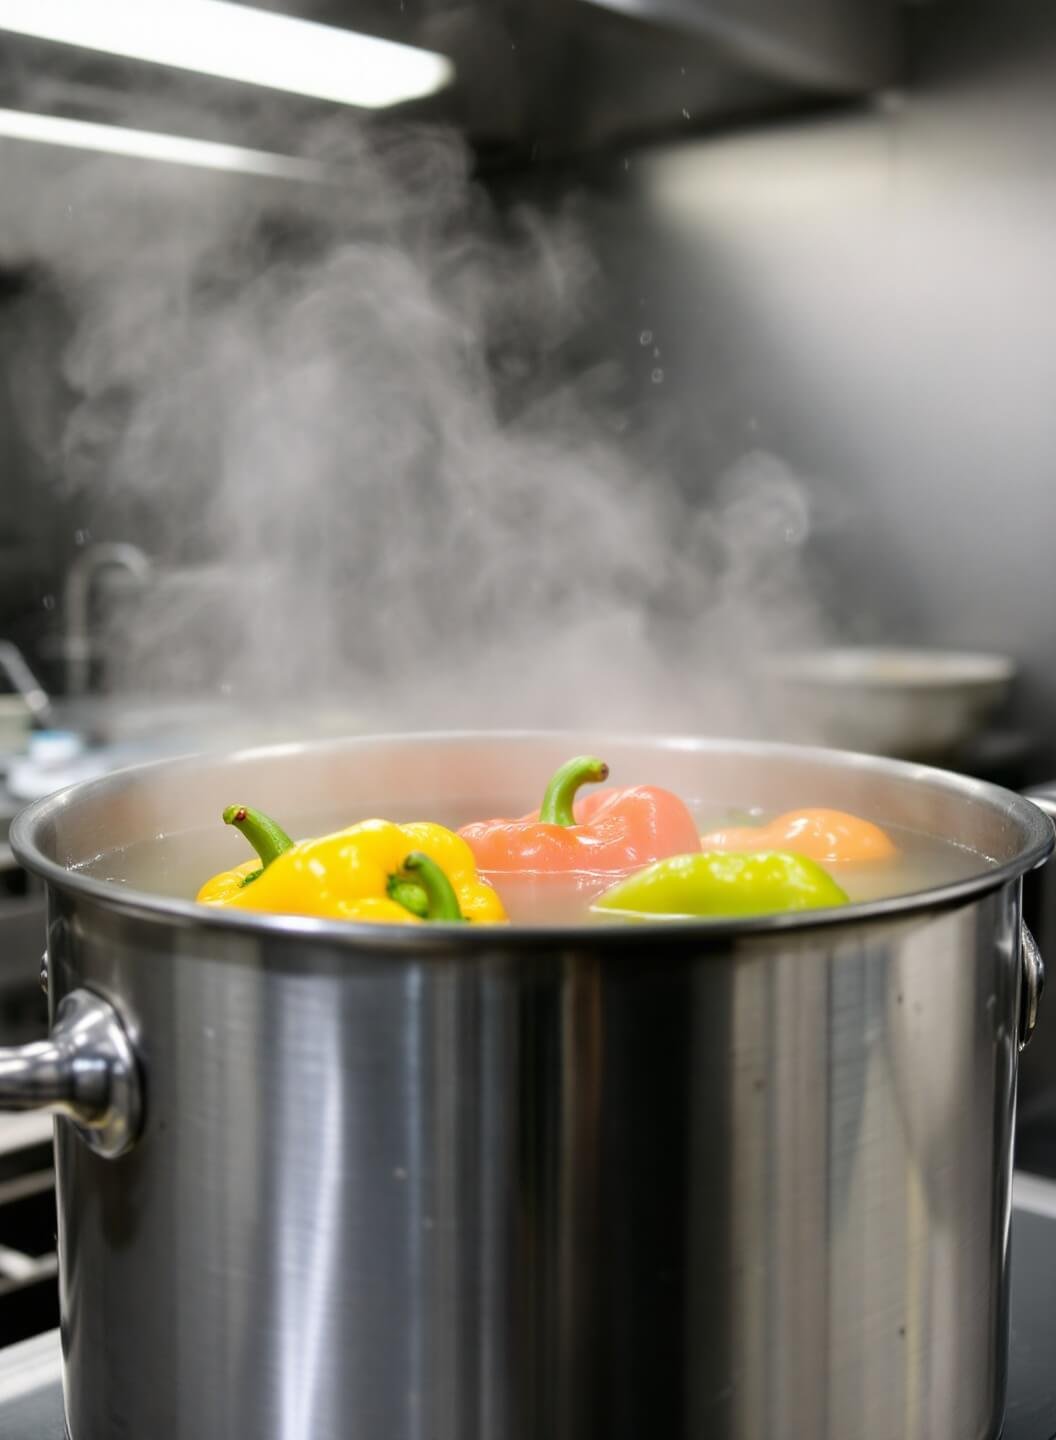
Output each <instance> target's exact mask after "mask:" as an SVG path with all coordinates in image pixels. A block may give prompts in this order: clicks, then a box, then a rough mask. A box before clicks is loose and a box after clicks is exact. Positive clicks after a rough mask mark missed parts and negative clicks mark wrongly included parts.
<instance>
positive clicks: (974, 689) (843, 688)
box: [766, 647, 1016, 759]
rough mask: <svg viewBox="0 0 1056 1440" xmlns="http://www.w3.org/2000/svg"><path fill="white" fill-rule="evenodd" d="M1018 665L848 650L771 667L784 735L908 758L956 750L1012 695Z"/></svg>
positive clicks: (776, 719) (943, 653)
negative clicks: (1009, 694) (1009, 693)
mask: <svg viewBox="0 0 1056 1440" xmlns="http://www.w3.org/2000/svg"><path fill="white" fill-rule="evenodd" d="M1015 674H1016V666H1015V662H1014V661H1012V660H1010V659H1009V658H1008V657H1007V656H1004V655H983V654H974V653H971V652H959V651H954V650H917V649H894V648H888V649H883V648H880V649H872V648H857V647H855V648H843V649H833V650H818V651H811V652H806V653H800V654H793V655H787V656H782V657H781V658H780V659H776V660H773V661H770V662H769V663H768V664H767V666H766V679H767V681H768V687H767V688H768V691H769V698H770V701H771V707H772V708H771V720H772V722H773V727H772V728H776V729H777V730H778V731H779V733H780V734H781V735H782V736H783V737H787V738H794V739H801V740H809V741H813V742H816V743H818V744H825V745H833V746H837V747H839V748H842V749H847V750H864V751H867V752H869V753H870V754H875V755H893V756H896V757H902V758H907V759H938V758H942V757H944V756H948V755H952V754H955V753H956V752H957V751H958V750H960V749H962V748H963V747H964V746H965V745H966V744H967V743H968V742H969V741H970V740H972V739H974V738H975V737H976V736H977V735H978V734H979V733H980V732H981V731H982V730H983V729H984V728H985V726H986V723H987V721H988V720H989V719H990V717H991V715H992V714H993V713H994V711H995V710H996V709H997V708H998V707H999V706H1000V705H1001V703H1002V702H1003V701H1004V700H1005V699H1006V698H1007V696H1008V692H1009V690H1010V688H1011V685H1012V681H1013V680H1014V678H1015Z"/></svg>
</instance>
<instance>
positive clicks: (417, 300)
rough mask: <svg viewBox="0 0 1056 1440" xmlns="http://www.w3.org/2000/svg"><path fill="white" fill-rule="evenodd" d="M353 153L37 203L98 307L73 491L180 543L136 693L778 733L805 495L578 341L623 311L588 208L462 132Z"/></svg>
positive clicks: (126, 648)
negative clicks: (462, 139) (625, 394)
mask: <svg viewBox="0 0 1056 1440" xmlns="http://www.w3.org/2000/svg"><path fill="white" fill-rule="evenodd" d="M322 158H324V159H326V160H327V161H328V162H329V163H331V164H332V165H333V166H334V167H335V172H336V174H337V175H338V176H339V177H340V179H339V181H338V182H336V183H327V184H323V185H307V184H299V183H293V182H285V183H282V184H279V183H274V184H273V183H268V182H263V181H258V180H253V181H250V180H247V179H245V178H239V177H235V176H230V175H227V176H220V175H209V174H205V173H203V172H197V171H195V172H190V171H184V170H182V169H178V168H176V167H164V166H159V167H148V166H142V167H135V166H133V164H132V162H122V165H121V167H120V168H119V167H118V166H116V165H115V164H114V163H113V162H108V161H102V160H97V161H92V162H91V163H86V162H84V161H83V160H82V161H80V162H79V163H78V165H77V167H76V169H74V170H70V171H69V172H67V173H66V175H65V177H64V180H63V183H62V184H61V185H59V184H56V185H55V186H54V187H53V188H51V189H50V190H47V191H45V192H43V194H42V196H41V198H39V199H38V201H37V203H36V206H35V208H34V209H33V211H32V213H29V212H27V211H25V210H23V211H22V213H20V214H18V215H11V216H9V218H8V220H7V221H5V226H6V238H7V244H6V246H5V247H4V248H5V249H6V250H8V251H10V252H12V253H15V254H20V255H24V254H25V253H27V251H28V252H32V253H34V254H36V255H38V256H39V257H40V258H43V259H44V260H45V261H46V262H47V263H48V264H49V265H50V266H51V267H52V268H53V270H54V272H55V273H56V275H57V276H58V277H59V280H60V283H61V284H62V286H63V287H64V290H65V292H66V293H67V295H68V296H69V298H70V302H71V304H72V306H73V312H74V316H75V330H74V334H73V338H72V340H71V342H70V343H69V345H68V347H67V348H66V350H65V354H64V357H63V366H64V373H65V377H66V381H67V384H68V385H69V386H70V388H71V390H72V391H73V393H74V395H75V397H76V399H75V404H74V406H73V409H72V413H71V415H70V416H69V419H68V423H67V424H66V426H65V429H64V433H63V437H62V442H61V443H62V457H61V461H62V463H61V473H62V476H63V483H64V484H65V485H66V486H67V487H69V488H71V489H74V490H77V491H79V492H82V493H85V494H87V495H90V496H91V499H92V504H93V505H97V506H98V507H99V508H100V510H101V511H102V512H103V513H105V514H106V515H107V516H108V517H110V518H109V521H108V523H109V525H110V533H108V534H106V535H101V534H99V533H98V530H96V535H95V538H100V539H102V538H107V539H133V540H137V541H138V542H139V543H141V544H144V545H145V548H147V549H148V550H149V551H150V552H151V554H152V555H153V557H154V558H155V560H156V561H157V563H158V566H159V578H158V580H157V583H155V584H154V585H152V586H151V587H149V588H148V590H147V591H146V592H145V593H144V594H143V595H142V596H141V597H139V599H138V600H137V601H136V603H134V604H125V605H123V606H118V607H116V608H115V614H114V617H113V619H112V634H111V640H112V641H113V644H112V646H111V654H112V656H113V657H115V658H114V659H113V661H112V664H111V671H110V683H111V684H112V685H114V686H116V687H118V688H121V687H125V688H131V689H135V690H136V691H140V692H142V691H144V690H152V691H159V692H167V693H172V692H176V693H179V694H181V695H184V696H186V695H202V696H212V695H217V694H223V695H230V696H232V697H233V698H236V699H244V700H246V702H247V703H249V702H250V701H251V702H252V703H253V704H254V705H259V704H260V703H261V702H269V703H275V704H278V703H288V702H294V703H296V705H297V706H299V707H300V709H301V710H302V712H303V713H304V714H305V716H309V715H311V714H312V713H313V712H314V713H318V712H320V711H321V710H324V709H326V707H328V706H333V707H335V708H337V709H338V710H342V709H343V708H347V711H348V713H349V714H350V715H352V716H355V717H357V718H358V717H362V720H363V723H365V724H369V725H389V726H394V727H399V728H405V729H417V728H423V727H427V726H431V725H449V724H468V725H474V726H476V725H565V724H569V725H575V724H583V725H595V724H599V725H600V724H603V725H605V726H606V727H607V728H610V729H611V728H635V727H656V728H662V729H692V730H695V731H706V730H711V731H718V732H730V731H740V732H742V733H751V732H758V731H759V730H760V729H761V728H765V727H764V726H763V722H762V720H761V718H760V710H759V703H758V702H759V696H758V693H757V690H756V688H755V686H754V684H753V682H752V677H751V672H750V667H749V664H748V660H749V658H750V659H751V660H752V661H753V662H754V661H755V660H758V659H759V658H760V657H762V656H765V655H766V654H767V653H770V652H772V651H775V650H778V651H780V650H783V649H786V648H788V647H790V646H798V645H802V644H806V643H810V642H812V641H816V640H817V638H818V636H819V634H820V621H819V616H818V613H817V610H816V607H815V605H814V603H813V600H812V596H811V592H810V587H809V585H808V583H807V577H806V574H805V571H804V561H803V550H802V542H803V541H804V539H805V537H806V535H807V533H808V531H809V528H810V516H809V509H808V504H807V499H806V494H805V491H804V488H803V487H802V486H801V485H800V484H799V483H798V482H797V481H796V479H795V477H793V476H791V475H790V474H789V473H788V472H787V471H786V470H785V469H784V468H783V467H782V466H781V464H780V463H779V462H777V461H776V460H775V459H773V458H772V457H769V456H766V455H755V456H747V457H745V459H744V461H743V462H742V463H741V464H740V465H738V466H737V467H736V468H735V469H734V470H733V471H731V472H730V473H728V474H726V475H725V476H722V477H718V478H716V477H706V476H702V477H701V495H700V496H699V497H696V498H693V499H686V498H685V497H684V496H683V495H682V494H681V493H680V492H679V491H678V490H677V489H676V487H675V486H674V485H673V484H672V482H671V480H670V477H669V476H667V475H665V474H664V473H662V472H661V471H660V470H658V469H657V468H656V466H655V464H653V463H650V465H649V466H648V467H645V466H644V465H643V464H642V462H641V461H640V460H639V459H637V458H636V456H635V452H634V448H633V445H632V443H631V441H630V439H629V438H628V435H627V433H626V417H625V416H624V415H623V414H622V413H621V398H620V392H619V385H618V382H619V374H618V372H617V370H616V368H615V367H614V366H613V365H612V363H611V362H606V361H604V360H602V361H600V362H599V361H597V359H596V358H595V361H594V363H591V364H589V365H583V364H582V363H580V364H579V365H578V368H577V365H576V363H575V362H574V360H573V356H574V354H575V352H576V338H577V336H578V335H579V334H580V333H581V332H582V331H583V329H584V327H585V326H587V325H588V324H589V322H590V320H591V318H592V317H593V315H594V314H595V313H596V312H597V311H598V309H599V307H603V306H605V305H606V304H607V303H610V302H609V297H608V296H607V295H606V291H605V285H604V280H603V277H602V276H601V275H600V274H599V271H598V269H597V266H596V265H595V262H594V260H593V258H592V256H591V253H590V250H589V247H588V245H587V243H586V241H585V239H584V236H583V235H582V234H581V233H580V231H579V230H578V228H577V226H576V223H575V221H574V219H573V218H571V217H570V216H569V215H560V214H559V215H557V216H548V217H546V218H544V217H543V216H542V215H541V214H538V213H534V212H532V211H530V210H529V209H527V208H523V207H522V208H520V209H515V210H513V211H505V212H500V211H499V210H498V209H497V208H496V207H495V206H494V205H493V204H492V203H491V202H490V201H489V200H488V198H487V197H486V195H485V193H484V192H483V191H482V189H481V188H480V187H479V186H478V185H476V184H475V183H473V181H472V179H471V177H470V174H469V169H468V163H467V156H466V153H465V151H464V149H463V148H462V146H461V144H460V143H459V142H458V141H457V140H456V139H454V138H453V137H451V136H450V135H447V134H439V133H436V132H425V131H417V130H415V131H404V132H402V133H400V134H398V135H396V134H394V133H392V132H390V131H366V130H365V131H364V132H362V133H361V134H360V135H359V136H358V137H356V139H355V140H354V142H351V144H350V142H349V141H348V139H347V137H346V138H345V139H344V140H343V141H342V146H341V149H340V151H336V150H335V149H334V148H333V147H332V146H330V147H329V148H327V146H326V145H325V144H324V145H323V147H322ZM133 168H135V169H137V170H138V171H139V172H140V173H139V175H138V180H137V183H136V184H135V185H131V184H130V181H129V172H130V170H132V169H133ZM115 516H117V517H121V523H123V524H124V525H125V526H126V531H125V533H115V529H114V520H113V517H115Z"/></svg>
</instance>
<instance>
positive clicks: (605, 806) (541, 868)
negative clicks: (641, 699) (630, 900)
mask: <svg viewBox="0 0 1056 1440" xmlns="http://www.w3.org/2000/svg"><path fill="white" fill-rule="evenodd" d="M608 775H609V767H608V765H606V764H605V762H604V761H603V760H599V759H597V758H596V757H595V756H593V755H578V756H576V758H575V759H573V760H569V761H568V762H567V763H566V764H565V765H562V766H561V768H560V770H558V772H557V774H556V775H555V776H554V778H553V779H552V780H551V781H550V784H549V785H548V786H547V789H546V794H545V795H544V796H543V803H542V806H541V807H540V808H539V809H538V810H533V811H532V813H531V814H530V815H525V816H522V817H521V819H519V820H481V821H477V822H476V823H474V824H472V825H464V826H463V827H462V829H461V830H460V831H459V834H460V835H461V836H462V838H463V839H464V840H465V841H466V842H467V844H468V845H469V848H470V849H471V850H472V851H473V855H474V858H475V860H476V862H477V867H478V869H480V870H481V871H484V872H485V873H492V874H495V873H506V874H513V873H521V874H528V873H531V874H548V873H550V874H564V875H570V874H577V873H578V874H594V875H622V874H626V873H628V872H629V871H632V870H638V869H640V868H641V867H642V866H643V865H650V864H652V862H653V861H654V860H664V859H666V858H667V857H668V856H670V855H681V854H684V853H685V852H686V851H687V850H699V849H700V841H699V839H698V837H697V827H696V824H695V822H694V820H693V816H692V815H691V814H690V812H689V810H688V808H687V807H686V806H685V805H684V804H683V802H682V801H681V800H680V799H679V798H678V796H677V795H673V794H672V793H671V791H670V790H661V789H658V788H656V787H655V786H648V785H632V786H630V787H628V788H625V789H620V790H599V791H597V792H596V793H594V794H592V795H588V796H586V797H585V798H583V799H582V800H580V801H578V803H577V804H575V809H574V808H573V807H574V802H575V799H576V792H577V791H578V790H579V789H580V787H581V786H582V785H585V784H588V783H596V782H598V781H601V780H606V779H608ZM576 811H578V814H577V813H576Z"/></svg>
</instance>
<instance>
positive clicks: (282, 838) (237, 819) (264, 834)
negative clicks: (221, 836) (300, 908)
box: [224, 805, 293, 879]
mask: <svg viewBox="0 0 1056 1440" xmlns="http://www.w3.org/2000/svg"><path fill="white" fill-rule="evenodd" d="M224 824H225V825H233V826H234V827H235V829H236V830H238V831H240V832H241V833H242V834H243V835H244V836H245V837H246V839H247V840H248V841H249V843H250V844H251V845H252V846H253V849H254V850H255V851H256V852H257V854H258V855H259V856H260V858H261V860H263V862H264V864H263V867H262V868H263V869H265V870H266V869H267V868H268V866H269V865H270V864H271V862H272V861H273V860H277V859H278V858H279V856H280V855H282V854H283V853H284V851H286V850H290V849H292V847H293V841H292V840H291V839H290V837H289V836H288V835H287V834H286V831H285V830H283V828H282V827H281V825H276V824H275V821H274V820H269V819H268V817H267V816H266V815H262V814H261V813H260V811H259V810H251V809H250V808H249V807H248V805H229V806H228V807H227V809H226V810H225V811H224ZM259 874H260V871H259V870H258V871H257V872H256V873H255V875H254V877H253V878H254V879H256V875H259Z"/></svg>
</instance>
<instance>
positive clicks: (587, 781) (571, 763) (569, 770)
mask: <svg viewBox="0 0 1056 1440" xmlns="http://www.w3.org/2000/svg"><path fill="white" fill-rule="evenodd" d="M608 778H609V767H608V766H607V765H606V764H605V761H604V760H599V759H598V758H597V756H596V755H577V756H576V757H575V759H573V760H566V761H565V763H564V765H562V766H561V768H560V770H558V771H557V773H556V774H555V776H554V778H553V779H552V780H551V781H550V784H549V785H548V786H547V787H546V794H545V795H544V796H543V803H542V806H541V807H540V810H539V819H540V820H541V821H542V822H543V824H544V825H574V824H575V823H576V817H575V814H574V813H573V810H572V802H573V801H574V800H575V798H576V791H577V790H578V789H579V788H580V786H582V785H591V784H597V782H598V781H599V780H607V779H608Z"/></svg>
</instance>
